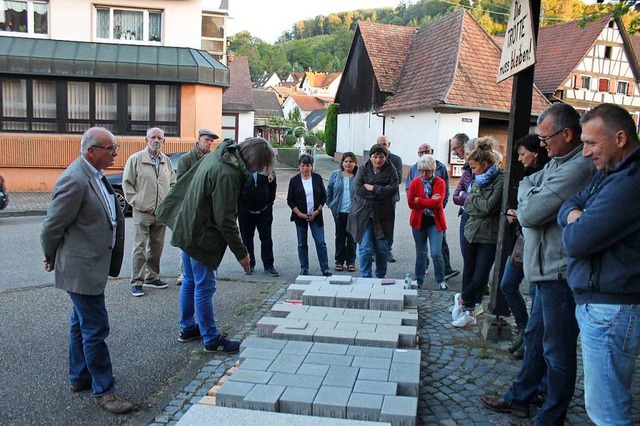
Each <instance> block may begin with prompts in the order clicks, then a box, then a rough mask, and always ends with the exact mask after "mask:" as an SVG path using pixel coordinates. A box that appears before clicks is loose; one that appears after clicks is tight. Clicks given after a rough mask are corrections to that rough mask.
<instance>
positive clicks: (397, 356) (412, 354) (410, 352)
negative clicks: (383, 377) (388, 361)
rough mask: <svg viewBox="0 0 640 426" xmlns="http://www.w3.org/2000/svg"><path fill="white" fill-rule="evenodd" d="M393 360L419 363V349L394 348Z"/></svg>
mask: <svg viewBox="0 0 640 426" xmlns="http://www.w3.org/2000/svg"><path fill="white" fill-rule="evenodd" d="M393 362H400V363H408V364H420V350H418V349H396V350H394V351H393Z"/></svg>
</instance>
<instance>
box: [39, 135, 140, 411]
mask: <svg viewBox="0 0 640 426" xmlns="http://www.w3.org/2000/svg"><path fill="white" fill-rule="evenodd" d="M118 148H119V146H118V145H117V143H116V138H115V137H114V136H113V134H112V133H111V132H109V131H108V130H106V129H103V128H99V127H94V128H91V129H89V130H88V131H87V132H86V133H85V134H84V135H83V136H82V141H81V143H80V153H81V155H80V157H78V158H77V159H76V160H75V161H74V162H73V163H71V165H70V166H69V167H68V168H67V170H65V171H64V173H62V175H61V176H60V178H59V179H58V182H57V183H56V185H55V187H54V189H53V195H52V200H51V203H50V204H49V208H48V210H47V216H46V218H45V219H44V223H43V225H42V234H41V235H40V240H41V243H42V249H43V251H44V256H45V260H44V268H45V270H46V271H55V286H56V287H57V288H59V289H61V290H65V291H66V292H67V293H68V294H69V297H70V298H71V303H72V310H71V327H70V333H69V381H70V383H71V385H70V389H71V391H72V392H81V391H85V390H89V389H91V391H92V394H93V397H94V400H95V402H96V404H98V405H99V406H100V407H102V408H104V409H106V410H108V411H110V412H112V413H118V414H119V413H126V412H128V411H131V409H132V408H133V406H132V405H131V403H129V402H128V401H126V400H125V399H124V398H122V397H121V396H120V395H118V394H117V393H116V390H115V386H114V382H113V374H112V370H111V358H110V356H109V349H108V348H107V345H106V343H105V339H106V338H107V336H108V335H109V319H108V316H107V309H106V306H105V302H104V289H105V286H106V284H107V278H108V276H109V275H111V276H114V277H116V276H118V274H119V273H120V267H121V266H122V254H123V248H124V218H123V216H122V212H121V210H120V209H119V208H118V204H117V203H116V200H115V196H114V194H115V193H114V191H113V188H112V187H111V185H110V184H109V182H107V179H106V178H105V177H104V173H103V172H102V170H103V169H105V168H107V167H109V166H111V165H113V162H114V159H115V157H116V156H117V155H118Z"/></svg>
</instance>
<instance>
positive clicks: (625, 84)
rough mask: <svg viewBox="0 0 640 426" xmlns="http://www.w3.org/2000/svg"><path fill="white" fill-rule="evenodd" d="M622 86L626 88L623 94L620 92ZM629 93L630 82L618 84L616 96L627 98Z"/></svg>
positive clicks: (619, 82)
mask: <svg viewBox="0 0 640 426" xmlns="http://www.w3.org/2000/svg"><path fill="white" fill-rule="evenodd" d="M620 85H622V86H623V87H624V91H623V92H621V91H620ZM627 93H629V82H628V81H618V82H617V83H616V95H624V96H627Z"/></svg>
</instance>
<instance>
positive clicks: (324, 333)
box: [313, 324, 362, 345]
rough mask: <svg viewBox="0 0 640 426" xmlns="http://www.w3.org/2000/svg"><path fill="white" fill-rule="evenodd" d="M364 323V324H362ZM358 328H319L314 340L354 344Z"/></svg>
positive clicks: (314, 334)
mask: <svg viewBox="0 0 640 426" xmlns="http://www.w3.org/2000/svg"><path fill="white" fill-rule="evenodd" d="M360 325H362V324H360ZM356 333H357V331H356V330H334V329H325V328H318V329H317V330H316V332H315V333H313V341H314V342H324V343H343V344H345V345H353V344H354V343H355V340H356Z"/></svg>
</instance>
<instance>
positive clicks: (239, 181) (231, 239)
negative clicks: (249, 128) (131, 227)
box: [157, 138, 275, 353]
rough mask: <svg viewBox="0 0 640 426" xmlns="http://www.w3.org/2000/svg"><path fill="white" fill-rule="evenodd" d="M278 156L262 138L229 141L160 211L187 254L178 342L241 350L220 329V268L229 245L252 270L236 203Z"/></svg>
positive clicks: (192, 172)
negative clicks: (217, 306) (217, 303)
mask: <svg viewBox="0 0 640 426" xmlns="http://www.w3.org/2000/svg"><path fill="white" fill-rule="evenodd" d="M274 157H275V155H274V150H273V148H272V147H271V145H270V144H269V142H267V141H266V140H264V139H262V138H249V139H247V140H245V141H244V142H242V143H241V144H240V145H237V144H236V143H235V142H234V141H233V140H230V139H225V141H224V142H222V143H221V144H220V146H219V147H218V149H216V151H215V152H213V153H212V154H210V155H207V156H205V157H204V158H202V161H198V162H197V163H196V164H195V165H194V166H193V167H192V168H191V170H190V171H189V173H187V174H186V175H184V176H183V177H182V179H180V180H179V181H178V182H177V183H176V185H175V187H174V188H173V190H172V191H171V192H169V194H167V197H166V198H165V200H164V202H163V203H162V204H161V205H160V207H159V208H158V211H157V212H158V213H157V214H158V217H159V218H160V219H161V220H162V221H163V222H164V223H166V224H167V226H168V227H169V228H170V229H171V230H172V231H173V234H172V236H171V245H173V246H176V247H180V248H181V249H182V251H183V253H182V266H183V267H184V280H183V282H182V287H181V289H180V336H179V338H178V339H179V340H180V341H182V342H185V341H189V340H195V339H199V338H200V337H202V339H203V341H204V350H205V352H216V351H221V352H227V353H233V352H237V351H238V349H239V347H240V342H238V341H234V340H229V339H227V335H226V333H224V334H221V333H220V331H219V330H218V328H217V326H216V321H215V311H214V306H213V295H214V293H215V292H216V270H217V269H218V266H219V265H220V262H222V257H223V256H224V252H225V251H226V250H227V246H229V248H231V251H232V252H233V254H234V255H235V257H236V259H237V260H238V262H239V263H240V265H241V266H242V268H243V269H244V271H245V273H247V272H249V271H250V270H251V266H250V261H251V259H250V257H249V253H248V252H247V248H246V247H245V246H244V244H243V243H242V239H241V238H240V231H239V230H238V225H237V222H236V220H237V217H238V202H239V200H240V194H241V193H242V188H243V186H244V185H245V184H246V183H247V182H249V180H250V179H251V173H253V172H260V173H265V174H268V173H271V171H272V168H273V160H274ZM194 314H196V315H197V317H198V322H197V323H196V322H195V319H194Z"/></svg>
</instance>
